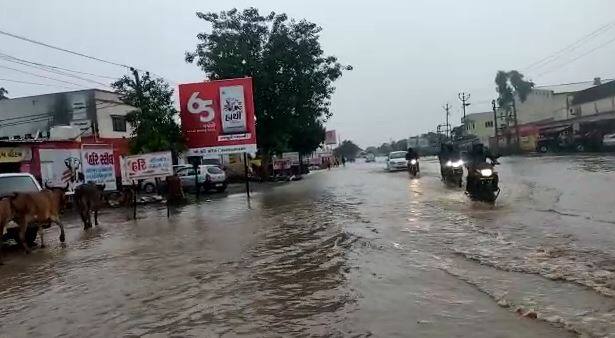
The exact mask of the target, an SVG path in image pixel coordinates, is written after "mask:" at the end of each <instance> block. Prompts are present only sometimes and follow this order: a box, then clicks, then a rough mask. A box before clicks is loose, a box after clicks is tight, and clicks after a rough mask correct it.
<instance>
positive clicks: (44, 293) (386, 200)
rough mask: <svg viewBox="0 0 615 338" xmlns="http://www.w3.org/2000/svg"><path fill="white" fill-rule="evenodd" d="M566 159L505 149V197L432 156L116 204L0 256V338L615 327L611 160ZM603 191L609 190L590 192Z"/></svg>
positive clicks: (542, 331) (547, 331)
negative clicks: (223, 192)
mask: <svg viewBox="0 0 615 338" xmlns="http://www.w3.org/2000/svg"><path fill="white" fill-rule="evenodd" d="M566 161H567V160H565V159H561V158H557V157H553V158H551V159H549V158H545V159H536V158H532V159H522V158H512V159H504V160H503V165H502V166H501V168H500V169H499V170H500V175H501V177H502V189H503V194H502V196H500V199H499V200H498V203H497V204H496V206H495V207H493V206H489V205H486V204H481V203H472V202H470V201H468V199H467V197H466V196H465V195H464V192H463V190H462V189H457V188H454V189H453V188H447V187H445V186H444V184H442V182H441V181H440V179H439V169H438V167H437V161H435V160H429V159H425V160H424V161H423V162H422V170H423V173H422V174H421V177H420V178H418V179H409V177H408V174H407V173H406V172H399V173H388V172H385V171H384V170H382V169H381V167H382V163H376V164H369V165H361V164H354V165H349V166H348V167H347V168H339V169H334V170H331V171H327V172H320V173H314V174H313V175H310V176H309V177H307V178H306V179H304V180H302V181H299V182H294V183H292V184H288V185H279V186H276V187H275V188H272V189H269V190H266V191H265V192H261V193H256V194H255V195H254V197H253V199H252V202H251V208H247V204H246V200H245V196H243V195H230V196H228V197H224V198H219V199H215V200H213V201H201V203H200V204H198V205H188V206H185V207H182V208H178V209H176V210H174V211H173V216H172V217H171V218H170V219H167V218H166V211H165V210H164V208H158V207H150V208H145V209H143V210H142V211H140V215H141V218H140V219H139V220H138V221H136V222H134V221H129V220H127V217H126V216H127V215H126V213H123V212H122V211H121V210H107V211H105V212H104V213H103V214H102V215H101V216H100V219H101V221H102V223H101V226H100V227H95V228H94V229H92V230H91V231H89V232H83V231H82V229H81V227H80V226H79V224H78V222H77V221H76V220H73V221H67V223H68V224H69V232H68V239H69V241H68V248H66V249H62V248H60V247H59V245H58V243H57V242H50V243H49V247H48V248H47V249H45V250H37V251H35V252H34V253H33V254H32V255H31V256H30V257H25V256H23V255H21V254H15V255H12V256H10V257H7V259H6V263H7V264H6V265H5V266H3V267H0V299H2V306H1V307H0V337H2V336H3V335H8V336H9V337H26V336H27V337H53V336H64V337H83V336H92V337H109V336H131V337H132V336H135V337H136V336H147V335H151V334H158V335H160V336H165V337H166V336H173V335H175V336H181V337H185V336H187V337H208V336H236V335H248V336H256V337H261V336H369V335H375V336H385V337H388V336H408V335H410V336H412V335H414V336H417V337H430V336H431V337H451V336H473V337H495V336H498V337H500V336H501V337H533V336H535V337H566V336H568V334H569V332H567V331H565V330H562V329H561V325H562V324H565V325H569V327H571V328H574V329H575V330H577V329H578V330H579V332H584V333H588V336H589V335H590V334H593V333H604V332H609V331H608V330H611V329H613V325H614V324H612V323H615V321H613V320H610V321H609V318H611V317H609V315H610V314H613V311H612V308H615V303H613V301H612V300H609V299H608V298H604V296H602V295H603V294H607V292H606V291H608V290H611V289H614V287H615V284H613V283H614V282H613V281H614V280H615V277H614V276H615V264H614V263H613V262H615V259H614V257H615V253H614V252H613V249H612V242H613V238H615V234H614V233H613V232H614V231H615V230H613V227H605V226H604V223H602V222H601V221H600V219H608V218H609V215H611V214H609V212H611V211H609V210H610V209H609V208H610V207H605V206H609V205H611V206H612V204H613V203H615V201H613V200H612V199H614V198H615V197H613V196H611V195H612V194H611V195H609V193H610V192H612V189H611V186H610V185H609V184H611V183H609V182H610V181H608V178H607V179H606V180H607V181H606V182H607V183H609V184H604V183H605V178H604V176H603V175H602V174H601V173H602V172H606V171H608V169H605V168H607V167H608V166H611V164H600V163H601V162H599V161H598V162H596V163H598V164H592V166H593V167H595V168H599V169H596V170H598V171H600V174H590V173H589V172H588V171H585V173H586V176H585V177H584V180H585V181H584V182H576V181H570V180H569V177H567V176H566V174H562V172H563V173H566V172H568V173H569V172H570V171H571V170H576V169H574V168H576V166H577V164H578V163H580V162H579V161H577V160H574V161H569V160H568V161H567V162H566ZM581 162H582V161H581ZM585 162H588V161H585ZM607 162H608V161H607ZM600 165H602V167H600ZM584 170H585V169H584ZM563 183H566V184H563ZM585 185H587V186H589V188H588V187H585V188H584V186H585ZM605 186H606V187H605ZM601 189H602V190H601ZM588 191H593V192H596V191H597V192H598V194H599V195H600V196H601V200H593V201H585V203H583V202H584V199H583V198H579V196H586V195H587V192H588ZM568 196H572V197H568ZM609 198H611V199H609ZM612 202H613V203H612ZM585 214H592V215H595V217H592V218H589V217H586V218H583V217H579V216H578V215H585ZM570 215H577V216H570ZM578 219H582V220H583V223H582V224H581V225H580V224H579V223H578V221H577V220H578ZM609 229H610V230H609ZM48 237H50V238H54V239H55V238H56V237H57V236H48ZM609 243H610V244H609ZM609 245H610V247H609ZM528 276H531V277H528ZM544 277H546V278H544ZM561 281H568V282H572V283H566V284H563V283H561ZM578 284H582V285H585V286H590V287H591V288H593V289H587V288H581V287H579V286H578ZM579 290H583V291H582V292H581V291H579ZM592 290H595V291H592ZM596 291H598V292H596ZM587 292H591V295H593V296H589V295H588V293H587ZM600 292H602V293H600ZM605 299H606V300H605ZM498 304H499V306H502V307H503V308H500V307H499V306H498ZM575 304H582V306H581V305H575ZM592 304H594V305H592ZM595 304H598V305H595ZM506 306H511V307H512V306H518V307H520V308H523V309H524V310H525V309H530V308H531V309H534V310H536V311H537V312H538V313H539V319H544V318H542V317H540V316H546V315H548V316H549V317H550V318H551V319H552V321H551V322H553V323H555V324H557V325H560V326H557V325H555V326H551V325H545V324H544V323H543V322H540V321H530V320H519V319H518V317H517V315H516V314H515V313H513V311H514V309H510V308H506ZM609 311H610V312H609ZM554 318H557V319H554ZM545 320H546V319H545ZM547 321H548V320H547Z"/></svg>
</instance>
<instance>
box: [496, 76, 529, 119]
mask: <svg viewBox="0 0 615 338" xmlns="http://www.w3.org/2000/svg"><path fill="white" fill-rule="evenodd" d="M523 78H524V76H523V74H521V73H519V72H518V71H516V70H511V71H509V72H505V71H502V70H500V71H498V73H497V74H496V76H495V84H496V91H497V92H498V104H499V105H500V107H504V108H505V109H507V110H509V109H510V108H509V107H510V106H511V105H512V103H513V101H514V99H515V94H517V96H519V100H521V102H525V100H527V97H528V95H529V94H530V92H531V91H532V88H534V82H532V81H525V80H524V79H523Z"/></svg>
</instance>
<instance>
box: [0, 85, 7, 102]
mask: <svg viewBox="0 0 615 338" xmlns="http://www.w3.org/2000/svg"><path fill="white" fill-rule="evenodd" d="M8 93H9V91H8V90H6V89H4V87H0V100H6V99H8V98H9V97H8V96H6V94H8Z"/></svg>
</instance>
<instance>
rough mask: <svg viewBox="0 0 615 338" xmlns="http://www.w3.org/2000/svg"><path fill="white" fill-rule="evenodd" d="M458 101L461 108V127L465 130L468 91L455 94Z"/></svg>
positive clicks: (468, 103) (468, 98) (468, 99)
mask: <svg viewBox="0 0 615 338" xmlns="http://www.w3.org/2000/svg"><path fill="white" fill-rule="evenodd" d="M457 97H458V98H459V101H461V108H462V109H463V129H464V130H465V126H466V107H467V106H469V105H470V102H468V101H470V93H468V94H466V93H464V92H462V93H459V94H457Z"/></svg>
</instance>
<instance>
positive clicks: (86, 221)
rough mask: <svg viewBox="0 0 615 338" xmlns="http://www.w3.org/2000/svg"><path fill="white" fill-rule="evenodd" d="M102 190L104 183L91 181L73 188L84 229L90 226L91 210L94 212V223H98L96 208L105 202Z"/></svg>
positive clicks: (103, 189)
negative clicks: (99, 183)
mask: <svg viewBox="0 0 615 338" xmlns="http://www.w3.org/2000/svg"><path fill="white" fill-rule="evenodd" d="M104 191H105V185H104V184H103V185H98V184H95V183H92V182H88V183H85V184H82V185H80V186H78V187H77V188H75V203H76V204H77V209H79V214H80V215H81V220H82V221H83V229H84V230H85V229H89V228H91V227H92V212H94V224H96V225H98V209H100V208H101V207H102V206H103V205H104V203H105V196H104V194H103V192H104Z"/></svg>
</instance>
